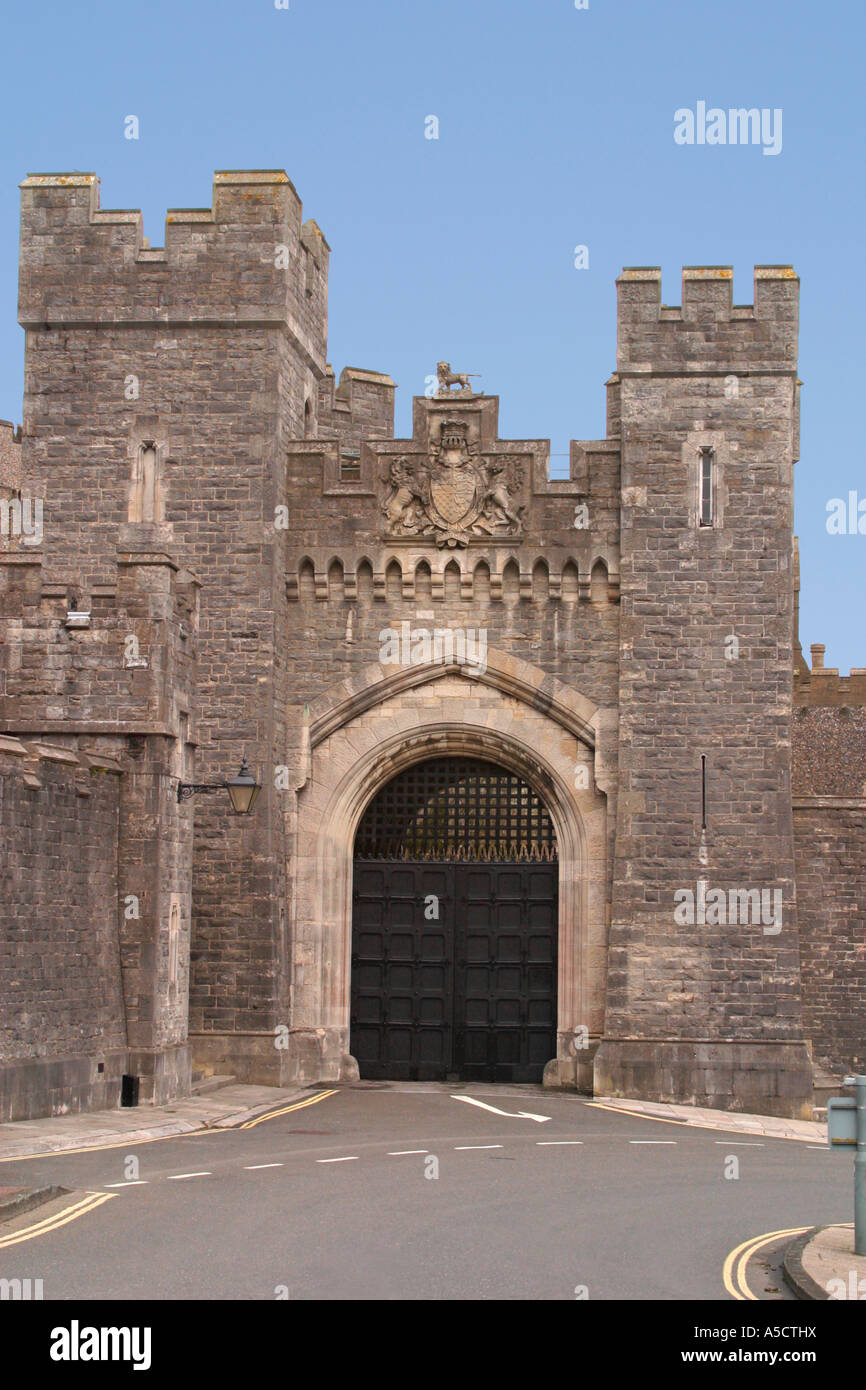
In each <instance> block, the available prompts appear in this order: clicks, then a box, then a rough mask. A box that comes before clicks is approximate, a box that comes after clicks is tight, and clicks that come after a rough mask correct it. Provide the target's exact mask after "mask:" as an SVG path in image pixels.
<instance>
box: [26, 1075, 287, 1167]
mask: <svg viewBox="0 0 866 1390" xmlns="http://www.w3.org/2000/svg"><path fill="white" fill-rule="evenodd" d="M310 1089H311V1088H310V1087H309V1086H286V1087H279V1086H243V1085H231V1086H223V1087H222V1088H221V1089H220V1090H219V1091H211V1092H208V1093H207V1094H206V1095H201V1096H187V1097H185V1098H184V1099H181V1100H173V1101H172V1102H171V1104H170V1105H147V1106H144V1105H143V1106H140V1107H138V1106H136V1107H135V1108H130V1109H127V1110H94V1111H90V1112H89V1113H85V1114H80V1115H52V1116H48V1117H47V1118H45V1119H41V1120H16V1121H14V1122H13V1123H12V1124H5V1125H0V1160H3V1159H11V1158H29V1157H31V1156H36V1155H42V1154H47V1153H62V1152H63V1151H64V1150H66V1149H81V1148H85V1147H86V1148H91V1147H97V1146H98V1147H100V1148H102V1147H105V1146H106V1145H107V1144H111V1143H113V1142H115V1141H116V1142H117V1143H119V1144H128V1143H134V1142H135V1141H136V1140H138V1141H141V1140H144V1139H160V1138H163V1137H166V1136H168V1135H172V1134H192V1133H194V1132H195V1131H196V1130H199V1129H214V1128H216V1129H222V1128H223V1127H226V1128H232V1127H233V1126H234V1125H236V1124H242V1123H243V1122H244V1121H245V1120H248V1119H251V1118H252V1117H253V1116H255V1115H260V1114H263V1113H264V1112H265V1111H267V1110H270V1109H272V1108H274V1107H276V1106H279V1105H288V1104H290V1103H291V1102H292V1101H295V1100H298V1099H299V1098H300V1097H301V1096H303V1095H306V1094H308V1093H309V1091H310Z"/></svg>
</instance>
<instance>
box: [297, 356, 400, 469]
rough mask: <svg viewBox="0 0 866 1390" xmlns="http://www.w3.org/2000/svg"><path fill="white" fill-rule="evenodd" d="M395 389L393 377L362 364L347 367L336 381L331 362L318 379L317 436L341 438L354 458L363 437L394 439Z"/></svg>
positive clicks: (358, 454)
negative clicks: (368, 369)
mask: <svg viewBox="0 0 866 1390" xmlns="http://www.w3.org/2000/svg"><path fill="white" fill-rule="evenodd" d="M396 389H397V385H396V382H394V381H393V380H392V379H391V377H389V376H386V375H385V374H384V373H382V372H370V371H366V370H365V369H364V368H362V367H344V368H343V370H342V371H341V373H340V380H339V383H335V378H334V369H333V367H332V366H331V365H330V363H328V366H327V368H326V371H325V376H324V378H323V380H322V381H321V382H320V383H319V411H318V429H317V434H318V437H319V438H321V439H339V440H340V442H341V444H343V446H344V447H345V449H346V450H347V451H350V453H351V456H352V457H353V458H354V457H360V447H361V440H362V439H393V438H394V392H395V391H396Z"/></svg>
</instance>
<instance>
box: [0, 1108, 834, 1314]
mask: <svg viewBox="0 0 866 1390" xmlns="http://www.w3.org/2000/svg"><path fill="white" fill-rule="evenodd" d="M457 1095H460V1096H462V1097H471V1098H472V1099H474V1100H482V1101H483V1102H484V1103H485V1104H486V1105H492V1106H494V1107H498V1108H499V1109H501V1110H506V1111H510V1112H515V1115H514V1116H513V1117H512V1116H511V1115H509V1116H503V1115H498V1114H495V1113H492V1112H491V1111H490V1110H486V1109H483V1108H480V1107H479V1106H477V1105H474V1104H467V1103H466V1100H465V1099H461V1100H458V1099H455V1098H454V1097H455V1096H457ZM521 1110H522V1111H526V1112H530V1113H531V1114H532V1115H536V1116H548V1117H549V1119H547V1120H546V1121H544V1122H540V1121H539V1120H536V1119H532V1118H520V1117H518V1116H517V1115H516V1112H518V1111H521ZM732 1159H734V1160H736V1165H735V1164H733V1163H732V1162H731V1160H732ZM131 1160H133V1161H131ZM737 1167H738V1172H739V1176H738V1177H733V1176H726V1172H727V1173H728V1174H731V1173H733V1172H734V1171H736V1169H737ZM850 1170H851V1164H850V1163H847V1162H844V1161H842V1160H840V1158H839V1156H838V1155H835V1154H831V1153H829V1152H827V1151H826V1150H825V1149H823V1148H820V1147H817V1146H816V1147H810V1146H809V1145H807V1144H804V1143H801V1142H794V1141H790V1140H781V1139H769V1138H760V1137H756V1136H752V1135H744V1134H725V1133H723V1132H720V1131H718V1130H708V1129H706V1130H705V1129H697V1128H693V1127H691V1126H684V1125H678V1124H672V1123H668V1122H660V1121H654V1120H649V1119H643V1118H637V1117H635V1116H633V1115H627V1114H623V1113H622V1112H613V1111H610V1110H605V1109H602V1108H598V1107H597V1106H595V1105H593V1104H592V1103H590V1102H587V1101H586V1100H584V1099H582V1098H579V1097H576V1096H570V1095H556V1094H551V1093H549V1092H544V1091H542V1090H541V1088H539V1087H495V1088H494V1087H490V1088H484V1087H481V1086H471V1087H459V1088H458V1087H456V1086H451V1087H448V1086H421V1087H419V1086H408V1085H407V1086H402V1087H401V1086H399V1085H387V1086H386V1085H381V1086H380V1085H376V1084H370V1083H368V1084H366V1085H364V1084H362V1085H360V1086H356V1087H341V1088H340V1089H338V1090H337V1091H336V1092H334V1093H332V1094H329V1095H327V1096H325V1098H323V1099H321V1100H316V1101H315V1103H313V1104H307V1105H305V1106H304V1107H303V1108H301V1109H294V1110H291V1111H289V1112H288V1113H286V1114H282V1115H279V1116H277V1117H275V1118H272V1119H267V1120H264V1121H263V1122H256V1123H255V1125H254V1126H253V1127H251V1128H247V1129H234V1130H214V1131H209V1132H206V1133H203V1134H193V1135H184V1136H181V1137H177V1138H169V1139H163V1140H157V1141H153V1142H149V1143H140V1144H138V1145H130V1144H125V1145H122V1146H118V1147H115V1148H109V1149H100V1150H97V1151H94V1152H89V1153H67V1154H60V1155H54V1156H51V1157H45V1158H33V1159H29V1160H25V1161H21V1160H17V1161H15V1162H14V1163H5V1164H2V1165H0V1181H2V1182H3V1183H4V1184H9V1185H14V1184H19V1183H20V1184H28V1185H36V1184H44V1183H56V1184H59V1185H62V1186H63V1187H66V1188H68V1189H70V1190H71V1191H72V1192H73V1193H74V1195H73V1196H70V1197H64V1198H60V1199H58V1200H56V1201H54V1202H52V1203H50V1204H48V1205H46V1206H43V1207H40V1208H39V1209H38V1210H36V1211H34V1212H30V1213H28V1214H26V1215H25V1216H23V1217H20V1218H18V1219H17V1220H16V1221H15V1222H13V1223H6V1224H4V1225H3V1226H2V1227H0V1277H4V1278H16V1277H17V1278H22V1279H24V1278H31V1279H37V1278H41V1279H42V1281H43V1293H44V1298H45V1299H46V1300H47V1299H253V1300H260V1299H275V1298H280V1297H283V1298H290V1299H292V1300H311V1299H315V1300H320V1299H324V1300H342V1299H357V1298H361V1299H419V1300H425V1299H435V1300H440V1299H466V1300H477V1299H565V1300H572V1301H573V1300H574V1299H575V1298H580V1297H588V1298H589V1299H591V1300H597V1299H629V1300H640V1299H670V1300H678V1299H702V1300H715V1299H725V1300H727V1299H730V1297H731V1294H730V1293H729V1292H728V1291H727V1290H726V1288H725V1285H724V1283H723V1277H722V1271H723V1265H724V1261H725V1258H726V1256H727V1255H728V1254H729V1252H731V1250H733V1249H734V1248H735V1247H736V1246H738V1245H740V1244H741V1243H742V1242H744V1241H746V1240H747V1239H749V1238H750V1237H753V1236H758V1235H761V1234H763V1233H764V1232H772V1231H776V1230H783V1229H785V1230H787V1229H789V1228H792V1227H796V1226H811V1225H819V1224H824V1223H829V1222H836V1221H850V1220H851V1205H852V1198H851V1183H852V1179H851V1171H850ZM86 1193H99V1194H102V1195H106V1196H107V1195H108V1194H111V1195H110V1196H108V1199H107V1200H105V1201H103V1202H102V1203H101V1204H100V1205H98V1206H95V1207H90V1208H89V1209H88V1208H86V1207H85V1208H84V1209H83V1210H82V1213H81V1214H80V1215H75V1216H74V1218H73V1219H71V1220H67V1221H66V1222H65V1224H62V1225H61V1224H58V1223H59V1221H60V1220H62V1219H63V1216H64V1214H67V1215H68V1214H69V1212H70V1210H71V1208H72V1207H73V1206H74V1205H75V1204H76V1203H78V1202H80V1201H81V1200H82V1198H83V1197H84V1195H85V1194H86ZM36 1225H40V1226H42V1231H41V1233H40V1234H38V1235H36V1236H34V1237H31V1238H26V1239H23V1240H16V1241H15V1243H11V1241H12V1239H13V1238H16V1237H18V1236H20V1235H22V1234H24V1233H26V1232H27V1231H29V1230H32V1228H33V1227H34V1226H36ZM749 1287H750V1288H751V1290H752V1291H753V1292H754V1294H755V1295H756V1296H757V1297H758V1298H761V1299H763V1298H767V1299H774V1298H785V1297H789V1296H790V1295H788V1294H787V1293H786V1291H785V1289H784V1286H783V1285H782V1283H781V1279H780V1277H779V1270H778V1259H775V1258H774V1254H773V1247H772V1246H771V1247H768V1248H767V1249H766V1250H765V1251H762V1252H761V1253H760V1255H758V1256H756V1258H755V1260H754V1261H753V1262H752V1264H751V1265H750V1270H749Z"/></svg>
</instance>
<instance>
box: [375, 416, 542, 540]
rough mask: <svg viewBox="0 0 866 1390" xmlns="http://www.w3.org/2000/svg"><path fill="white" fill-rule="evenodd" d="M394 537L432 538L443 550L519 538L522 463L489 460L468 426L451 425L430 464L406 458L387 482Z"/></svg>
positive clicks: (447, 423) (390, 528)
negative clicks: (474, 541)
mask: <svg viewBox="0 0 866 1390" xmlns="http://www.w3.org/2000/svg"><path fill="white" fill-rule="evenodd" d="M382 481H383V483H385V484H387V493H386V496H385V498H384V501H383V502H382V514H383V516H384V517H385V521H386V526H387V530H388V532H389V534H391V535H393V536H429V537H431V538H435V541H436V544H437V545H438V546H440V547H442V546H449V547H455V546H465V545H467V544H468V543H469V540H470V539H471V538H472V537H473V536H493V535H506V536H513V535H517V534H518V533H519V532H520V530H521V529H522V525H523V511H524V508H523V507H518V506H517V505H516V503H515V500H514V496H513V494H514V493H516V492H518V491H519V489H520V483H521V464H520V461H519V460H517V459H512V460H508V461H506V460H505V459H495V458H494V459H483V458H481V457H480V456H479V453H478V445H477V443H470V442H469V440H468V438H467V427H466V424H465V422H464V421H462V420H446V421H444V422H443V424H442V428H441V431H440V434H439V438H438V440H436V441H434V442H433V443H432V444H431V446H430V452H429V454H428V456H427V458H423V459H411V460H410V459H409V458H407V457H406V455H401V456H400V457H399V458H396V459H394V460H393V461H392V463H391V466H390V469H389V471H388V473H387V474H385V476H384V477H383V478H382Z"/></svg>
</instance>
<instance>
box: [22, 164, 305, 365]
mask: <svg viewBox="0 0 866 1390" xmlns="http://www.w3.org/2000/svg"><path fill="white" fill-rule="evenodd" d="M20 188H21V276H20V293H19V321H20V323H21V324H22V326H23V327H24V328H29V329H44V328H45V327H46V326H48V327H49V328H50V327H51V326H58V325H73V324H81V325H85V324H93V323H99V324H104V323H108V324H113V323H122V324H125V325H133V324H135V325H142V324H160V325H166V324H184V323H190V324H197V325H198V324H219V325H232V324H241V325H243V324H247V325H250V324H268V325H275V326H281V325H285V326H287V327H288V328H289V330H290V332H291V333H292V334H293V336H294V337H295V338H296V339H297V341H298V343H299V345H300V346H301V348H302V351H303V355H304V357H305V358H306V360H307V362H308V365H309V366H311V367H312V368H313V369H314V370H315V371H316V373H317V375H321V373H322V372H323V371H324V365H325V335H326V324H327V281H328V262H329V256H330V248H329V246H328V243H327V241H326V240H325V238H324V236H323V235H322V233H321V231H320V230H319V228H318V226H317V225H316V223H315V222H313V221H311V220H310V221H307V222H306V223H304V222H302V205H301V200H300V198H299V197H298V194H297V192H296V191H295V188H294V186H293V185H292V183H291V180H290V179H289V177H288V175H287V174H286V173H285V172H284V171H283V170H270V169H264V170H262V169H254V170H222V171H218V172H217V173H216V174H215V175H214V184H213V206H212V207H210V208H171V209H169V211H168V214H167V216H166V224H165V245H164V246H162V247H151V246H150V245H149V243H148V242H147V240H146V239H145V237H144V235H143V222H142V215H141V212H140V211H138V210H132V211H126V210H112V209H102V208H101V207H100V196H99V195H100V185H99V179H98V178H97V176H96V174H29V175H28V176H27V178H25V179H24V181H23V182H22V183H21V184H20Z"/></svg>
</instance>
